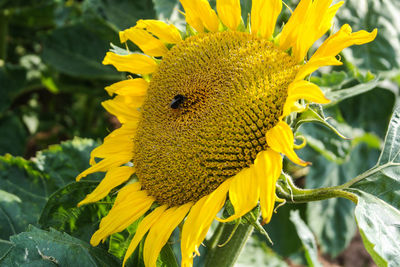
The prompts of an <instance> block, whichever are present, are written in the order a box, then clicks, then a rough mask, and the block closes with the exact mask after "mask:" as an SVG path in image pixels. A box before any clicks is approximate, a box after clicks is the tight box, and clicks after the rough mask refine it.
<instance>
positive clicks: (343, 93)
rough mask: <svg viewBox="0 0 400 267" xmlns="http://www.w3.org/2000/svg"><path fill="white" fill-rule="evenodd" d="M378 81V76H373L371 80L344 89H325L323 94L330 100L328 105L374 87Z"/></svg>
mask: <svg viewBox="0 0 400 267" xmlns="http://www.w3.org/2000/svg"><path fill="white" fill-rule="evenodd" d="M378 82H379V78H375V79H373V80H372V81H369V82H366V83H360V84H357V85H354V86H351V87H348V88H345V89H341V90H331V91H327V92H326V94H325V96H326V97H327V98H328V99H329V100H331V103H329V105H334V104H336V103H338V102H340V101H342V100H344V99H347V98H350V97H353V96H356V95H360V94H363V93H365V92H368V91H370V90H372V89H374V88H375V87H376V86H377V85H378Z"/></svg>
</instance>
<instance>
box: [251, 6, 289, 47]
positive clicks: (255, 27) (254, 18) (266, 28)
mask: <svg viewBox="0 0 400 267" xmlns="http://www.w3.org/2000/svg"><path fill="white" fill-rule="evenodd" d="M281 10H282V0H268V1H265V0H253V1H252V6H251V32H252V33H253V34H255V35H258V34H260V36H262V37H264V38H267V39H269V38H270V37H272V35H273V34H274V30H275V24H276V20H277V18H278V16H279V14H280V13H281Z"/></svg>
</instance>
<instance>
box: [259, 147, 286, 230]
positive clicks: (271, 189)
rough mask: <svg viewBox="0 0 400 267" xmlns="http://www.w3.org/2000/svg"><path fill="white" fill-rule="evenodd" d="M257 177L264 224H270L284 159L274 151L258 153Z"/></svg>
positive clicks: (268, 150)
mask: <svg viewBox="0 0 400 267" xmlns="http://www.w3.org/2000/svg"><path fill="white" fill-rule="evenodd" d="M254 169H255V176H256V179H257V180H258V184H259V186H260V208H261V216H262V218H263V223H269V221H270V220H271V217H272V211H273V210H274V204H275V185H276V181H277V180H278V178H279V176H280V175H281V172H282V158H281V156H280V155H279V153H278V152H275V151H273V150H272V149H267V150H266V151H261V152H260V153H258V155H257V157H256V159H255V161H254Z"/></svg>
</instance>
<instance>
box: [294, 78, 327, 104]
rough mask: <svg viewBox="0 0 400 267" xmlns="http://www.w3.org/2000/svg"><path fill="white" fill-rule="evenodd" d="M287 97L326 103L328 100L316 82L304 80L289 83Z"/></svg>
mask: <svg viewBox="0 0 400 267" xmlns="http://www.w3.org/2000/svg"><path fill="white" fill-rule="evenodd" d="M288 98H291V99H292V98H293V99H296V100H299V99H305V100H308V101H311V102H314V103H318V104H327V103H329V102H330V100H329V99H327V98H326V97H325V95H324V93H323V92H322V91H321V89H320V88H319V87H318V86H317V85H316V84H313V83H310V82H309V81H304V80H301V81H296V82H293V83H292V84H290V86H289V88H288Z"/></svg>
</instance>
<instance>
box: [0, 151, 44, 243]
mask: <svg viewBox="0 0 400 267" xmlns="http://www.w3.org/2000/svg"><path fill="white" fill-rule="evenodd" d="M0 188H1V189H0V239H3V240H8V238H9V236H10V235H13V234H17V233H19V232H22V231H24V230H26V228H27V226H28V225H29V224H36V223H37V220H38V218H39V214H40V211H41V210H42V208H43V206H44V205H45V203H46V200H47V196H48V193H47V185H46V178H45V177H44V176H43V175H42V174H41V173H39V172H37V171H35V170H34V168H33V164H32V163H31V162H29V161H26V160H24V159H22V158H14V157H12V156H10V155H6V156H1V157H0Z"/></svg>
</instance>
